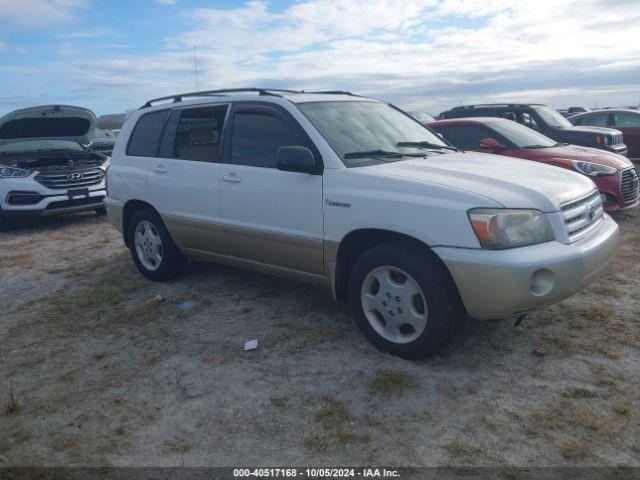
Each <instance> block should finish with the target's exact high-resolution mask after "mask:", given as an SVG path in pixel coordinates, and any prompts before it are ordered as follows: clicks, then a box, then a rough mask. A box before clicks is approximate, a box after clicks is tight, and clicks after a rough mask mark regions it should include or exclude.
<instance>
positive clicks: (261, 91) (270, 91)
mask: <svg viewBox="0 0 640 480" xmlns="http://www.w3.org/2000/svg"><path fill="white" fill-rule="evenodd" d="M241 92H256V93H257V94H258V95H273V96H281V95H278V93H304V92H303V91H301V90H284V89H278V88H254V87H249V88H225V89H221V90H202V91H199V92H187V93H178V94H176V95H168V96H166V97H158V98H153V99H151V100H149V101H148V102H147V103H145V104H144V105H143V106H142V107H140V108H141V109H142V108H148V107H151V106H152V105H153V104H154V103H156V102H161V101H163V100H173V102H174V103H177V102H181V101H182V99H183V98H191V97H213V96H217V95H224V94H227V93H241Z"/></svg>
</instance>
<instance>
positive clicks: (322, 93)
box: [300, 90, 362, 97]
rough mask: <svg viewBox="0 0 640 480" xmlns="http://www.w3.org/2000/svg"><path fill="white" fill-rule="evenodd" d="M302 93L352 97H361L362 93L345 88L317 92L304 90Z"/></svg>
mask: <svg viewBox="0 0 640 480" xmlns="http://www.w3.org/2000/svg"><path fill="white" fill-rule="evenodd" d="M300 93H313V94H316V95H350V96H352V97H361V96H362V95H357V94H355V93H351V92H347V91H345V90H318V91H315V92H305V91H304V90H303V91H302V92H300Z"/></svg>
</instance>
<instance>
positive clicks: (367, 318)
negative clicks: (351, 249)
mask: <svg viewBox="0 0 640 480" xmlns="http://www.w3.org/2000/svg"><path fill="white" fill-rule="evenodd" d="M349 297H350V303H351V306H352V309H353V311H354V315H355V319H356V323H357V325H358V327H359V328H360V330H361V331H362V332H363V334H364V335H365V336H366V337H367V338H368V339H369V340H370V341H371V342H372V343H373V344H374V345H375V346H376V347H378V348H379V349H381V350H383V351H386V352H389V353H392V354H394V355H398V356H400V357H403V358H406V359H410V360H418V359H421V358H425V357H427V356H429V355H430V354H432V353H434V352H435V351H437V349H438V348H439V347H441V346H442V345H444V344H445V343H446V342H447V341H448V340H450V339H451V338H452V337H453V335H454V333H455V330H456V328H457V326H458V324H459V322H460V318H461V314H462V311H461V307H460V304H459V301H458V298H457V295H456V292H455V290H454V287H453V285H451V281H450V280H449V278H448V276H447V275H446V272H444V271H443V267H442V266H441V265H439V264H438V263H437V262H436V261H435V260H434V259H433V258H431V256H430V255H428V254H427V253H426V252H424V251H423V250H422V249H420V248H417V247H414V246H413V245H410V244H403V243H398V244H388V245H382V246H379V247H375V248H373V249H372V250H369V251H368V252H366V253H364V254H363V255H362V256H361V257H360V258H359V259H358V261H357V262H356V265H355V266H354V268H353V270H352V272H351V275H350V286H349Z"/></svg>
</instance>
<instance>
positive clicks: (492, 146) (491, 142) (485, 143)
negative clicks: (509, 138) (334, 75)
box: [480, 137, 505, 150]
mask: <svg viewBox="0 0 640 480" xmlns="http://www.w3.org/2000/svg"><path fill="white" fill-rule="evenodd" d="M480 148H486V149H488V150H502V149H504V148H505V147H504V145H502V144H501V143H500V142H499V141H498V140H496V139H495V138H491V137H489V138H483V139H482V140H480Z"/></svg>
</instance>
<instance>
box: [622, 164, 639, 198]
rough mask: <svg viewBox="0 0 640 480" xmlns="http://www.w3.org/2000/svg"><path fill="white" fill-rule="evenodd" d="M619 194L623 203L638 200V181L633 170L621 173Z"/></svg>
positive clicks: (628, 169) (636, 174)
mask: <svg viewBox="0 0 640 480" xmlns="http://www.w3.org/2000/svg"><path fill="white" fill-rule="evenodd" d="M620 193H621V194H622V198H623V199H624V201H625V203H632V202H635V201H636V200H638V198H640V181H639V180H638V172H637V171H636V169H635V168H633V167H629V168H627V169H626V170H623V171H622V177H621V180H620Z"/></svg>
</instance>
